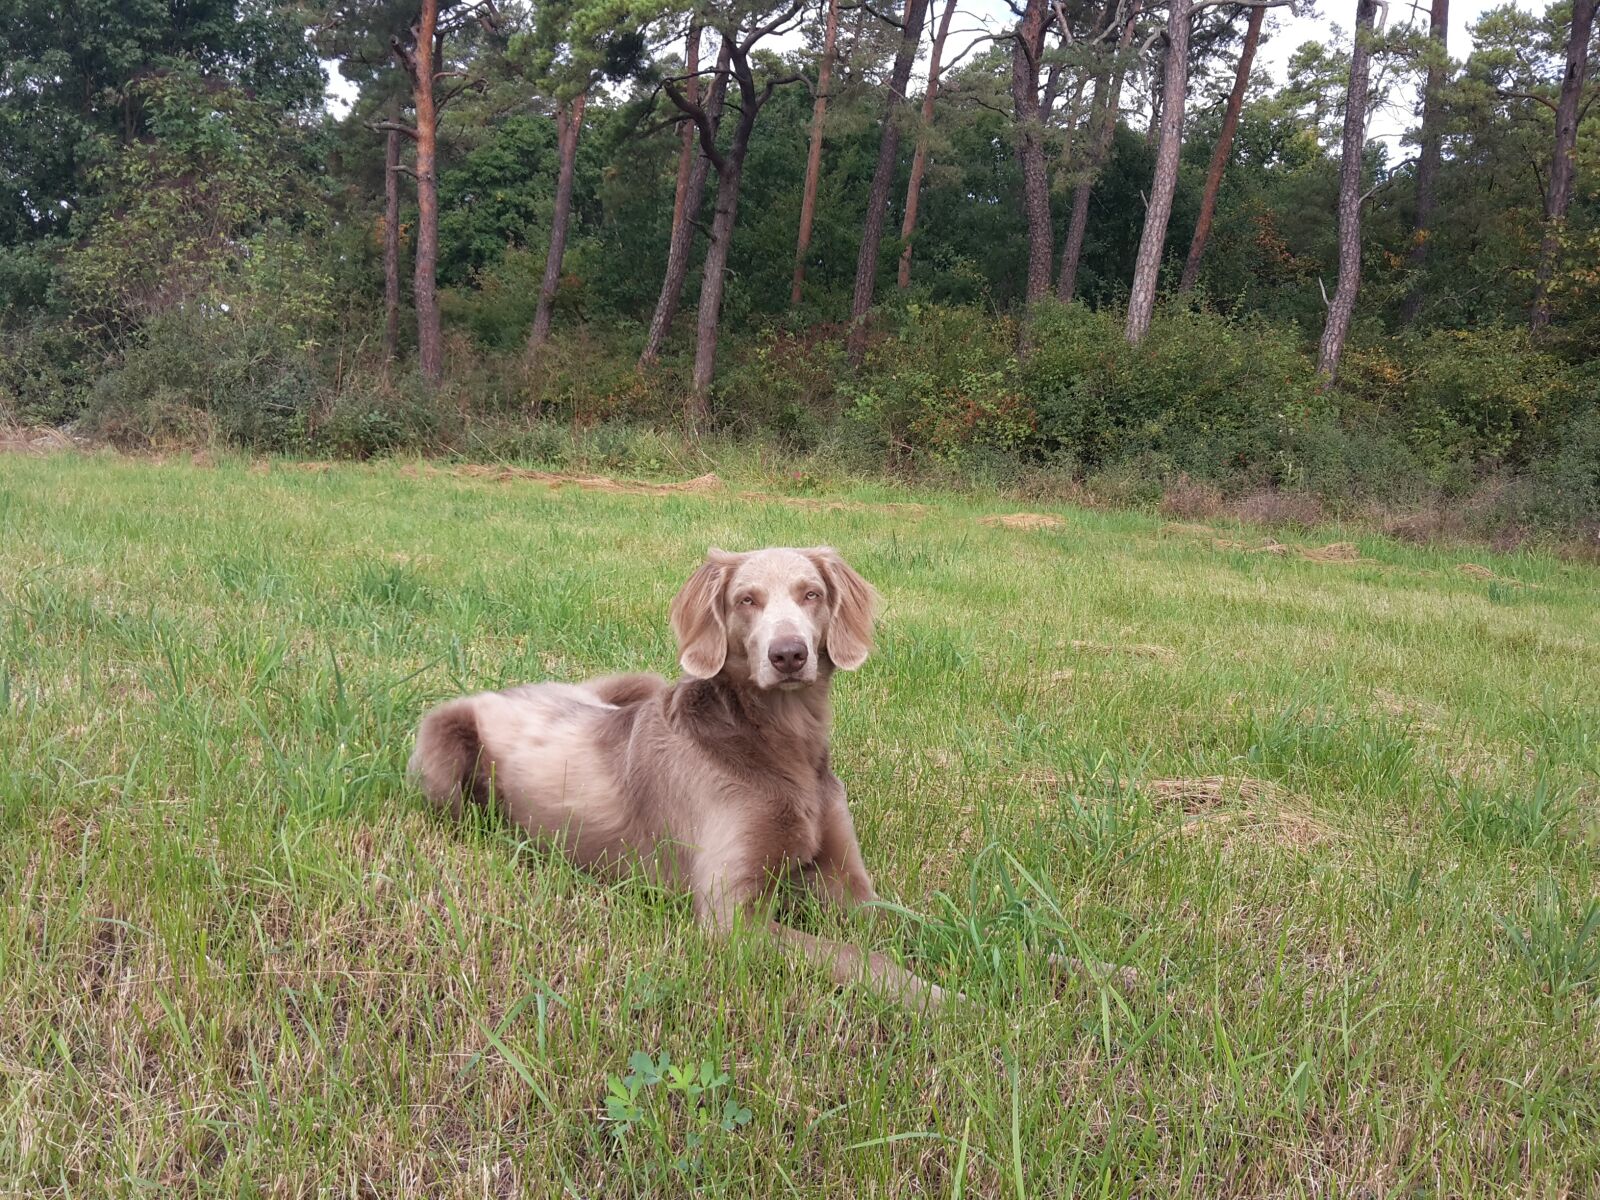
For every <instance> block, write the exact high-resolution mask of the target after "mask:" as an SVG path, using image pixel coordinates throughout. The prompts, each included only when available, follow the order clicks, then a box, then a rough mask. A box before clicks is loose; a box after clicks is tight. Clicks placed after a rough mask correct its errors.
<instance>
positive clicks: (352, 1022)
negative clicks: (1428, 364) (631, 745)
mask: <svg viewBox="0 0 1600 1200" xmlns="http://www.w3.org/2000/svg"><path fill="white" fill-rule="evenodd" d="M1019 507H1021V506H1019V505H1018V504H1016V503H1015V502H1009V501H1006V500H1004V499H1002V498H1000V497H997V496H987V497H985V496H983V495H964V496H951V495H939V494H931V493H924V494H918V493H913V492H901V491H892V490H889V489H887V488H884V487H881V486H855V487H852V486H841V487H840V488H838V489H837V490H830V491H825V492H823V491H814V492H810V493H806V494H799V495H796V494H785V493H782V492H781V489H779V488H778V487H777V485H775V484H773V483H771V482H770V481H768V482H763V481H762V480H760V479H758V478H754V477H752V478H750V479H747V480H739V479H732V480H724V481H713V480H705V481H702V482H701V483H700V484H699V485H698V486H695V487H688V488H683V489H670V488H650V487H637V488H636V487H627V486H619V485H614V484H604V483H601V482H599V481H591V485H590V486H577V485H567V486H560V487H557V486H552V481H550V480H548V479H544V478H541V477H538V476H535V475H532V474H526V473H519V472H515V471H496V470H494V469H492V468H484V469H476V470H473V469H465V468H450V467H447V466H442V465H428V464H424V463H382V464H374V465H364V466H354V465H341V466H327V465H325V464H306V463H296V462H292V461H265V462H252V461H250V460H248V459H246V458H243V457H240V458H223V459H221V460H218V461H215V462H212V461H202V462H190V461H189V460H188V459H186V458H185V459H176V460H172V461H166V462H158V461H151V460H140V459H136V458H126V457H117V456H113V455H108V454H106V455H100V454H96V455H87V454H76V453H62V454H56V455H53V456H49V457H29V456H20V455H10V456H6V457H4V458H0V714H3V715H0V879H4V880H5V894H4V907H3V910H0V1194H5V1195H18V1196H30V1197H57V1196H58V1197H78V1196H83V1197H90V1196H135V1195H162V1196H168V1195H175V1196H217V1197H245V1196H285V1197H291V1196H292V1197H300V1196H307V1197H309V1196H323V1195H326V1196H383V1197H389V1196H429V1197H435V1196H462V1197H467V1196H517V1195H533V1196H546V1195H548V1196H558V1195H567V1196H577V1197H600V1196H629V1195H638V1196H671V1195H687V1194H697V1195H700V1194H703V1195H722V1196H731V1197H747V1196H759V1197H768V1196H771V1197H784V1196H801V1197H822V1196H828V1197H838V1196H848V1197H900V1196H937V1197H961V1196H966V1197H990V1196H993V1197H1010V1198H1014V1200H1028V1198H1033V1197H1067V1196H1178V1195H1185V1196H1207V1197H1217V1196H1358V1195H1359V1196H1390V1195H1394V1196H1462V1195H1474V1196H1519V1197H1520V1196H1539V1197H1546V1196H1551V1197H1553V1196H1565V1195H1595V1194H1597V1193H1600V899H1597V897H1600V872H1597V867H1600V807H1597V806H1600V782H1597V781H1600V696H1597V693H1600V688H1597V684H1600V573H1597V571H1596V569H1595V568H1594V567H1593V566H1588V565H1583V564H1578V563H1570V562H1563V561H1560V560H1558V559H1556V558H1552V557H1542V556H1540V555H1537V554H1533V553H1522V554H1517V555H1514V556H1505V555H1494V554H1489V553H1488V552H1486V551H1468V550H1465V549H1456V550H1452V549H1449V548H1440V547H1432V548H1421V547H1415V546H1406V545H1402V544H1400V543H1397V542H1393V541H1389V540H1386V539H1383V538H1381V537H1376V536H1372V535H1370V534H1359V535H1358V534H1354V533H1352V532H1350V531H1348V530H1340V529H1338V528H1329V529H1322V530H1318V531H1316V532H1315V533H1314V534H1304V535H1297V536H1294V537H1290V535H1288V534H1286V533H1279V534H1278V535H1277V536H1278V537H1279V538H1281V539H1282V541H1274V540H1273V539H1271V538H1269V537H1268V536H1267V534H1266V533H1264V532H1263V531H1261V530H1259V529H1252V528H1248V527H1241V526H1237V525H1233V526H1227V527H1211V526H1203V525H1195V524H1176V525H1174V524H1170V523H1163V522H1162V521H1161V520H1160V519H1159V518H1157V517H1154V516H1149V515H1144V514H1140V513H1131V512H1111V511H1093V510H1086V509H1069V508H1061V507H1057V508H1050V509H1047V510H1043V511H1036V512H1032V513H1028V514H1022V515H1018V514H1017V509H1018V508H1019ZM996 518H1003V519H1000V520H996ZM817 543H829V544H832V545H835V546H837V547H838V548H839V549H840V550H841V552H842V553H843V554H844V555H845V556H846V557H847V558H848V559H849V560H850V562H851V563H852V564H853V565H854V566H856V567H857V568H858V569H859V570H860V571H861V572H862V573H863V574H864V575H866V576H867V578H869V579H870V580H872V581H873V582H874V583H875V584H876V585H877V586H878V588H879V589H880V590H881V591H882V593H883V596H884V598H885V607H884V612H883V617H882V621H881V625H880V628H879V636H878V643H877V650H876V653H875V655H874V657H873V658H872V659H870V660H869V661H868V663H867V664H866V666H865V667H864V668H863V669H862V670H861V671H859V672H857V673H855V674H852V675H841V676H840V677H839V679H838V681H837V684H836V687H835V692H834V698H835V714H836V726H835V743H834V766H835V769H836V770H837V771H838V773H839V774H840V776H841V777H842V778H843V779H844V781H845V782H846V784H847V786H848V787H849V789H850V795H851V803H852V808H853V812H854V814H855V822H856V827H857V831H858V833H859V835H860V838H861V842H862V846H863V850H864V852H865V854H866V858H867V862H868V864H869V866H870V867H871V868H872V869H873V871H874V873H875V875H876V877H877V882H878V886H879V889H880V890H881V891H882V892H884V893H885V894H886V895H889V896H893V897H895V898H896V899H897V900H899V901H900V902H902V903H903V904H904V905H905V907H906V909H907V910H914V912H915V913H916V914H920V915H917V916H914V915H911V913H910V912H909V911H908V912H907V913H900V912H898V911H895V912H892V913H891V915H890V919H889V920H887V921H885V922H882V923H881V924H879V925H877V926H874V927H870V928H869V927H867V926H863V927H861V928H860V929H855V928H853V927H847V926H839V925H835V924H833V923H832V921H833V919H832V918H826V917H824V916H822V915H820V914H817V913H815V912H807V911H804V910H801V911H798V912H797V913H795V914H794V917H793V919H794V920H795V921H797V922H799V923H803V924H808V925H812V926H815V927H819V928H823V929H827V930H830V931H831V932H833V933H834V934H835V935H836V936H853V937H858V938H861V939H863V940H868V941H870V942H871V944H874V945H877V946H879V947H881V948H884V949H886V950H889V951H891V952H893V953H896V954H899V955H902V956H904V957H905V958H906V959H907V960H908V961H909V962H911V963H912V964H914V965H915V966H916V968H917V969H918V970H920V971H922V972H924V973H925V974H927V975H929V976H931V977H933V978H936V979H938V980H939V981H940V982H942V983H946V984H949V985H951V986H953V987H956V988H959V989H960V990H961V991H962V992H963V993H964V994H965V995H966V997H967V1003H965V1004H952V1005H950V1006H947V1007H946V1008H944V1009H942V1010H940V1011H938V1012H936V1013H934V1014H932V1015H927V1016H923V1015H918V1014H913V1013H909V1012H906V1011H903V1010H901V1009H899V1008H896V1007H894V1006H892V1005H890V1004H887V1003H884V1002H883V1001H880V1000H879V999H877V998H876V997H874V996H873V995H872V994H871V993H870V992H868V991H867V990H865V989H864V988H861V987H851V988H845V989H837V988H835V987H833V986H832V985H831V984H830V983H829V982H828V980H827V979H826V978H824V977H822V976H821V975H820V974H819V973H818V972H817V971H815V970H814V969H812V968H810V967H808V966H806V965H805V964H803V963H800V962H796V961H792V960H790V959H788V958H786V957H784V956H783V955H782V954H781V953H780V952H779V951H777V950H776V949H774V948H773V947H771V946H770V945H768V944H765V943H764V942H761V941H758V940H753V939H749V940H740V941H737V942H735V943H733V944H731V945H718V944H716V943H714V942H713V941H712V940H711V939H709V938H708V937H707V936H706V935H704V934H703V933H702V932H701V931H700V930H699V929H698V928H697V927H696V926H695V924H694V921H693V919H692V915H691V913H690V912H689V908H688V905H687V903H686V902H685V901H684V900H682V899H680V898H679V897H677V896H675V895H671V894H666V893H661V892H658V891H655V890H653V889H652V888H651V887H650V886H648V885H647V884H646V883H644V882H642V881H627V882H623V883H621V884H611V885H608V884H604V883H601V882H598V881H596V880H594V879H591V878H588V877H586V876H584V875H583V874H581V873H580V872H577V871H575V870H573V869H572V868H570V867H569V866H567V865H566V864H564V863H563V862H562V861H561V860H560V859H559V858H555V857H552V856H550V855H548V854H546V853H543V852H541V851H540V850H538V849H537V848H535V847H530V846H528V845H526V844H525V843H523V842H521V841H520V840H519V839H518V838H517V837H516V836H515V831H514V830H508V829H507V828H505V827H503V826H500V825H498V824H497V823H496V822H494V821H492V820H483V819H477V820H474V821H471V822H468V823H466V824H455V823H451V822H449V821H447V820H444V819H441V818H440V817H438V816H436V815H435V814H433V813H432V812H430V811H429V810H428V809H427V807H426V806H425V804H424V803H423V801H422V800H421V798H420V797H419V796H418V795H417V794H416V793H415V791H414V790H413V789H411V788H410V787H409V786H408V785H407V783H406V781H405V779H404V775H403V770H404V763H405V758H406V755H407V753H408V751H409V737H410V733H411V731H412V729H413V728H414V725H415V722H416V719H417V717H418V716H419V715H420V714H421V713H422V712H423V711H424V710H425V709H426V708H427V707H428V706H429V705H430V704H432V703H433V702H435V701H437V700H439V699H442V698H444V697H447V696H450V695H453V694H456V693H459V692H462V691H466V690H476V689H480V688H485V687H497V686H502V685H507V684H511V683H514V682H521V681H525V680H529V679H540V678H552V677H556V678H570V677H582V676H586V675H591V674H598V673H602V672H609V671H618V670H657V671H661V672H664V673H665V672H670V671H672V670H673V668H674V659H675V652H674V649H673V646H672V642H671V637H670V634H669V631H668V628H667V622H666V611H667V605H668V602H669V600H670V598H671V596H672V595H673V593H674V592H675V590H676V589H677V587H678V585H679V584H680V583H681V582H682V580H683V579H684V578H685V577H686V576H687V575H688V573H689V572H690V571H691V570H692V568H693V567H694V566H695V564H696V563H697V562H698V561H699V558H700V556H701V555H702V554H703V553H704V551H705V548H706V547H707V546H708V545H711V544H715V545H720V546H723V547H726V548H730V549H741V548H747V547H753V546H759V545H764V544H794V545H812V544H817ZM1050 952H1057V953H1065V954H1070V955H1073V956H1075V957H1078V958H1081V959H1083V960H1085V962H1086V963H1088V964H1089V965H1088V966H1087V967H1086V969H1084V970H1081V971H1061V970H1057V969H1053V968H1052V967H1051V966H1050V965H1048V963H1047V962H1046V961H1045V960H1046V955H1047V954H1048V953H1050Z"/></svg>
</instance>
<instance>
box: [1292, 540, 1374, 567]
mask: <svg viewBox="0 0 1600 1200" xmlns="http://www.w3.org/2000/svg"><path fill="white" fill-rule="evenodd" d="M1295 553H1296V554H1298V555H1299V556H1300V557H1301V558H1305V559H1309V560H1311V561H1312V562H1325V563H1348V562H1360V561H1361V551H1360V550H1359V549H1357V548H1356V544H1355V543H1354V542H1329V543H1328V544H1327V545H1326V546H1299V547H1296V548H1295Z"/></svg>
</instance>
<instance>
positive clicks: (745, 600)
mask: <svg viewBox="0 0 1600 1200" xmlns="http://www.w3.org/2000/svg"><path fill="white" fill-rule="evenodd" d="M755 602H756V598H755V597H754V596H740V597H739V603H740V604H754V603H755Z"/></svg>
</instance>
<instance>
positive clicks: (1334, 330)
mask: <svg viewBox="0 0 1600 1200" xmlns="http://www.w3.org/2000/svg"><path fill="white" fill-rule="evenodd" d="M1377 8H1378V0H1356V33H1355V41H1354V44H1353V45H1352V46H1351V48H1350V88H1349V91H1348V93H1347V94H1346V97H1345V105H1344V141H1343V143H1342V145H1341V147H1340V151H1339V153H1340V159H1339V283H1338V286H1337V287H1336V288H1335V289H1334V293H1333V299H1332V300H1331V301H1330V302H1329V304H1328V319H1327V322H1326V323H1325V324H1324V325H1323V328H1322V343H1321V345H1320V346H1319V348H1318V350H1317V373H1318V374H1319V375H1321V376H1322V378H1323V381H1324V384H1325V385H1332V383H1333V381H1334V380H1335V379H1336V378H1337V377H1338V375H1339V359H1340V358H1341V357H1342V356H1343V355H1344V341H1345V337H1346V336H1347V335H1348V334H1349V332H1350V320H1351V317H1352V316H1354V314H1355V309H1356V293H1357V292H1359V291H1360V290H1361V156H1362V152H1363V151H1364V150H1365V149H1366V144H1367V83H1368V81H1367V63H1368V60H1369V58H1370V56H1371V53H1372V38H1373V20H1374V17H1375V15H1376V13H1377Z"/></svg>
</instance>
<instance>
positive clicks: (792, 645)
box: [767, 638, 807, 675]
mask: <svg viewBox="0 0 1600 1200" xmlns="http://www.w3.org/2000/svg"><path fill="white" fill-rule="evenodd" d="M806 657H807V655H806V644H805V643H804V642H803V641H801V640H800V639H799V638H781V639H779V640H778V641H776V642H773V643H772V646H771V647H770V648H769V649H768V650H767V661H768V662H770V663H771V664H772V665H773V667H774V668H776V669H777V672H778V674H780V675H798V674H799V673H800V668H801V667H803V666H805V665H806Z"/></svg>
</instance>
